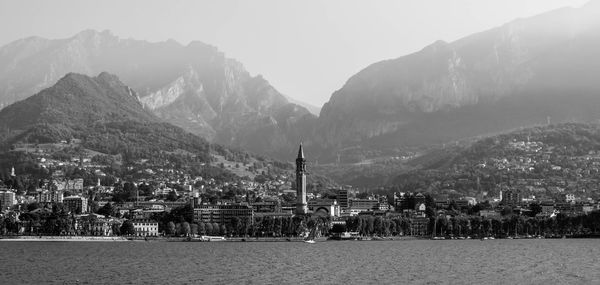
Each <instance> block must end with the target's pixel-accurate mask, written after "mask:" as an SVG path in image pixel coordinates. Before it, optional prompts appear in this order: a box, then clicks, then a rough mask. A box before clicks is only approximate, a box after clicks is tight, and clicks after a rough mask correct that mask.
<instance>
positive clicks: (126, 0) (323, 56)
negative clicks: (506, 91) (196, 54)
mask: <svg viewBox="0 0 600 285" xmlns="http://www.w3.org/2000/svg"><path fill="white" fill-rule="evenodd" d="M586 2H588V0H452V1H449V0H413V1H409V0H293V1H292V0H289V1H288V0H252V1H250V0H214V1H205V0H189V1H187V0H169V1H166V0H165V1H158V0H101V1H96V0H94V1H92V0H54V1H47V0H35V1H34V0H10V1H9V0H0V46H3V45H5V44H8V43H10V42H12V41H14V40H17V39H21V38H25V37H29V36H40V37H44V38H49V39H57V38H68V37H71V36H73V35H75V34H76V33H78V32H80V31H82V30H86V29H95V30H99V31H103V30H110V31H111V32H112V33H113V34H114V35H116V36H119V37H121V38H134V39H139V40H148V41H152V42H158V41H166V40H168V39H174V40H176V41H178V42H180V43H182V44H185V45H187V44H188V43H189V42H190V41H194V40H198V41H201V42H204V43H207V44H211V45H214V46H216V47H218V48H219V49H220V50H221V51H223V52H225V54H226V56H227V57H230V58H235V59H237V60H238V61H240V62H242V63H243V64H244V66H245V67H246V69H247V70H248V71H249V72H250V73H251V74H252V75H258V74H261V75H263V77H264V78H265V79H267V80H268V81H269V82H270V83H271V84H272V85H273V86H274V87H275V88H276V89H277V90H279V91H280V92H281V93H283V94H285V95H287V96H290V97H292V98H295V99H297V100H301V101H304V102H307V103H310V104H313V105H316V106H319V107H320V106H322V105H323V103H325V102H327V101H328V100H329V97H330V96H331V94H332V93H333V92H334V91H336V90H338V89H340V88H341V87H342V86H343V85H344V83H345V82H346V80H348V79H349V78H350V77H351V76H352V75H354V74H356V73H357V72H358V71H360V70H361V69H363V68H365V67H367V66H368V65H370V64H372V63H375V62H378V61H381V60H386V59H391V58H397V57H400V56H403V55H406V54H410V53H413V52H416V51H418V50H420V49H422V48H423V47H425V46H427V45H429V44H431V43H433V42H435V41H436V40H444V41H447V42H451V41H454V40H457V39H459V38H462V37H464V36H467V35H469V34H472V33H476V32H480V31H484V30H487V29H490V28H493V27H497V26H500V25H502V24H505V23H507V22H510V21H512V20H514V19H517V18H524V17H530V16H534V15H537V14H540V13H543V12H546V11H550V10H553V9H557V8H561V7H580V6H582V5H583V4H585V3H586Z"/></svg>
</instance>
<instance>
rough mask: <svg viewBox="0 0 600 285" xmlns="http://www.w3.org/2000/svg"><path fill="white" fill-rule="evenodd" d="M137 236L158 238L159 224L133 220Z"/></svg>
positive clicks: (151, 221)
mask: <svg viewBox="0 0 600 285" xmlns="http://www.w3.org/2000/svg"><path fill="white" fill-rule="evenodd" d="M132 222H133V229H134V231H135V236H138V237H150V236H152V237H155V236H158V222H157V221H153V220H132Z"/></svg>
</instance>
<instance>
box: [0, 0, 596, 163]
mask: <svg viewBox="0 0 600 285" xmlns="http://www.w3.org/2000/svg"><path fill="white" fill-rule="evenodd" d="M599 3H600V1H592V2H589V3H588V4H587V5H585V6H583V7H581V8H577V9H574V8H565V9H559V10H555V11H551V12H548V13H545V14H542V15H539V16H535V17H531V18H527V19H519V20H515V21H513V22H510V23H508V24H506V25H503V26H501V27H498V28H494V29H491V30H488V31H484V32H481V33H477V34H474V35H470V36H467V37H465V38H462V39H460V40H457V41H454V42H451V43H446V42H443V41H438V42H435V43H433V44H431V45H429V46H427V47H425V48H424V49H422V50H421V51H418V52H415V53H413V54H410V55H406V56H403V57H400V58H397V59H392V60H385V61H382V62H378V63H375V64H372V65H371V66H368V67H367V68H365V69H364V70H362V71H360V72H359V73H357V74H356V75H354V76H352V77H351V78H350V79H349V80H348V81H347V83H346V84H345V85H344V86H343V87H342V88H341V89H340V90H338V91H336V92H334V93H333V95H332V96H331V99H330V100H329V102H328V103H326V104H325V105H324V106H323V108H322V110H321V112H320V115H319V117H316V116H314V115H312V114H311V113H310V112H309V110H307V108H305V107H303V106H301V105H300V104H297V103H294V102H293V101H292V100H289V99H287V98H286V97H285V96H284V95H282V94H280V93H279V92H278V91H277V90H276V89H275V87H273V86H271V85H270V84H269V83H268V81H267V80H266V79H264V78H262V77H261V76H254V77H253V76H251V75H250V74H249V73H248V72H247V71H246V70H245V69H244V67H243V66H242V64H241V63H239V62H237V61H235V60H233V59H229V58H226V57H225V56H224V55H223V54H222V53H221V52H219V51H218V50H217V49H216V48H215V47H212V46H209V45H206V44H203V43H200V42H193V43H190V44H189V45H187V46H183V45H181V44H179V43H177V42H175V41H167V42H161V43H149V42H145V41H138V40H133V39H120V38H118V37H116V36H114V35H112V34H110V32H96V31H84V32H81V33H79V34H77V35H76V36H74V37H72V38H69V39H61V40H47V39H42V38H36V37H33V38H27V39H23V40H19V41H16V42H13V43H11V44H9V45H7V46H4V47H2V48H0V104H4V105H6V104H9V103H12V102H14V101H17V100H21V99H23V98H26V97H28V96H30V95H32V94H35V93H36V92H38V91H39V90H41V89H42V88H44V87H48V86H50V85H52V84H54V83H55V82H56V81H57V80H58V79H59V78H61V77H62V76H64V74H67V73H69V72H78V73H83V74H88V75H96V74H98V73H100V72H103V71H108V72H110V73H112V74H115V75H117V76H118V77H119V78H121V80H123V82H124V83H125V84H127V85H128V86H131V88H132V89H133V90H135V92H136V94H137V96H138V97H139V101H140V102H141V103H142V105H143V106H144V110H146V111H152V113H153V114H154V116H156V117H158V118H160V119H162V120H165V121H167V122H170V123H172V124H174V125H177V126H180V127H182V128H184V129H185V130H188V131H190V132H192V133H194V134H198V135H200V136H202V137H204V138H206V139H207V140H209V141H211V142H216V143H219V144H226V145H233V146H237V147H241V148H243V149H246V150H249V151H253V152H257V153H261V154H267V155H270V156H272V157H276V158H279V159H287V160H289V159H291V158H292V157H293V156H290V154H293V153H294V148H295V147H296V146H297V143H298V142H299V141H303V142H304V145H305V148H306V149H307V151H308V152H310V153H312V154H313V156H314V157H319V159H320V160H321V161H324V162H325V161H332V160H333V159H335V157H336V155H337V154H338V153H342V152H343V151H344V150H346V149H349V148H351V149H354V151H355V152H359V153H361V155H360V156H357V157H359V158H358V159H360V157H365V156H366V157H368V156H370V155H381V154H390V155H391V154H394V153H397V151H398V149H399V148H402V147H405V146H407V147H411V146H417V147H419V146H424V145H429V144H439V143H445V142H449V141H453V140H460V139H463V138H469V137H473V136H480V135H487V134H492V133H497V132H502V131H506V130H509V129H513V128H518V127H525V126H530V125H535V124H545V123H546V122H547V120H548V119H550V120H551V122H553V123H554V122H562V121H582V122H589V121H596V120H599V119H600V112H599V110H600V81H599V80H597V78H598V74H600V61H598V60H596V59H597V58H599V57H600V4H599ZM299 80H301V79H299ZM304 84H310V82H306V83H304ZM149 120H154V119H149Z"/></svg>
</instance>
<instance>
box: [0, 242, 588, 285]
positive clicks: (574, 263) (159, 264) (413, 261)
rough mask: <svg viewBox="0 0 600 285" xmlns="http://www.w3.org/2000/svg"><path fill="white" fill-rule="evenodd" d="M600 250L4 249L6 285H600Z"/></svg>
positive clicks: (401, 245) (445, 245) (351, 245)
mask: <svg viewBox="0 0 600 285" xmlns="http://www.w3.org/2000/svg"><path fill="white" fill-rule="evenodd" d="M599 245H600V240H596V239H588V240H489V241H479V240H457V241H429V240H410V241H386V242H384V241H361V242H358V241H346V242H334V241H331V242H322V243H316V244H305V243H298V242H291V243H290V242H288V243H286V242H279V243H278V242H272V243H263V242H248V243H242V242H237V243H234V242H221V243H219V242H212V243H176V242H149V243H146V242H0V270H1V271H0V272H1V273H0V284H23V283H25V284H48V283H56V284H298V283H302V284H392V283H393V284H406V283H414V284H482V283H486V284H542V283H543V284H600V263H599V258H600V246H599Z"/></svg>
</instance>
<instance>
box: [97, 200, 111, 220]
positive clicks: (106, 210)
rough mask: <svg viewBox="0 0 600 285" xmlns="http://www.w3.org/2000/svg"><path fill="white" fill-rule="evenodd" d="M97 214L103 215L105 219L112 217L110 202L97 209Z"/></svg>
mask: <svg viewBox="0 0 600 285" xmlns="http://www.w3.org/2000/svg"><path fill="white" fill-rule="evenodd" d="M98 214H100V215H105V216H107V217H108V216H112V215H114V208H113V206H112V204H111V203H110V202H108V203H106V204H104V206H102V208H100V209H98Z"/></svg>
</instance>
